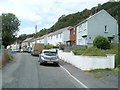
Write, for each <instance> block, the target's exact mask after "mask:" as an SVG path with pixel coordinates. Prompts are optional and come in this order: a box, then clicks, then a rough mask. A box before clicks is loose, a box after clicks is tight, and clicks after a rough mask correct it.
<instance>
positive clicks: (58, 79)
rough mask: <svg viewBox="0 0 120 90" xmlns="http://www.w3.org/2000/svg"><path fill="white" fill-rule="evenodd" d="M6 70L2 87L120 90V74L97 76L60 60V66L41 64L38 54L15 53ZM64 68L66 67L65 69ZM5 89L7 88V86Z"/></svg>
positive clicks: (3, 71)
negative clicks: (119, 81) (119, 75)
mask: <svg viewBox="0 0 120 90" xmlns="http://www.w3.org/2000/svg"><path fill="white" fill-rule="evenodd" d="M14 57H15V60H13V61H11V62H10V63H9V64H7V65H6V66H5V67H4V68H3V70H2V88H66V89H67V88H74V89H75V88H82V89H83V88H85V87H86V89H85V90H89V89H88V88H90V89H91V88H95V90H96V88H109V89H108V90H117V89H115V88H118V75H117V74H114V75H115V76H114V75H110V76H109V77H107V78H106V77H103V78H100V79H97V78H95V77H94V75H93V74H91V73H87V72H83V71H81V70H80V69H78V68H76V67H74V66H72V65H71V64H68V63H66V62H63V61H62V60H60V65H59V66H55V65H51V64H48V65H40V64H39V62H38V57H34V56H31V55H30V54H28V53H15V54H14ZM62 67H63V68H62ZM3 90H4V89H3ZM102 90H103V89H102Z"/></svg>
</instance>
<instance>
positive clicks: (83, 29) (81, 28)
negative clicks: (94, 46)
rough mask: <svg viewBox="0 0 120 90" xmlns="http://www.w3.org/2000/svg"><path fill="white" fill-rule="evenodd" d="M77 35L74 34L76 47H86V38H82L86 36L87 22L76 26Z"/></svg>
mask: <svg viewBox="0 0 120 90" xmlns="http://www.w3.org/2000/svg"><path fill="white" fill-rule="evenodd" d="M76 31H77V33H76V37H77V39H76V44H77V45H87V37H84V38H83V37H82V36H84V35H87V21H85V22H84V23H82V24H80V25H79V26H77V30H76Z"/></svg>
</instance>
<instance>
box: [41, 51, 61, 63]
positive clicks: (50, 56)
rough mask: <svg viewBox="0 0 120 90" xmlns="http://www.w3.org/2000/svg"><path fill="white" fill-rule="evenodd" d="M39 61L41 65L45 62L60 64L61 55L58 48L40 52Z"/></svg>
mask: <svg viewBox="0 0 120 90" xmlns="http://www.w3.org/2000/svg"><path fill="white" fill-rule="evenodd" d="M39 61H40V65H41V64H45V63H52V64H56V65H58V64H59V57H58V53H57V50H53V49H49V50H42V52H41V53H40V54H39Z"/></svg>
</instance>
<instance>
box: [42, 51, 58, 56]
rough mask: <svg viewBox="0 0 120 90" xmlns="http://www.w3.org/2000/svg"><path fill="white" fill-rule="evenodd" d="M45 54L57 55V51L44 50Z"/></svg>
mask: <svg viewBox="0 0 120 90" xmlns="http://www.w3.org/2000/svg"><path fill="white" fill-rule="evenodd" d="M44 54H45V55H47V56H56V55H57V52H52V51H44Z"/></svg>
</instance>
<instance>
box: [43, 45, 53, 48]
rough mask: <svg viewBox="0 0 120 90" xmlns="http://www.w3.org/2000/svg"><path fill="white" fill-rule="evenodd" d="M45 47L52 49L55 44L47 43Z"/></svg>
mask: <svg viewBox="0 0 120 90" xmlns="http://www.w3.org/2000/svg"><path fill="white" fill-rule="evenodd" d="M44 48H45V49H51V48H54V46H53V45H50V44H48V45H45V47H44Z"/></svg>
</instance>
